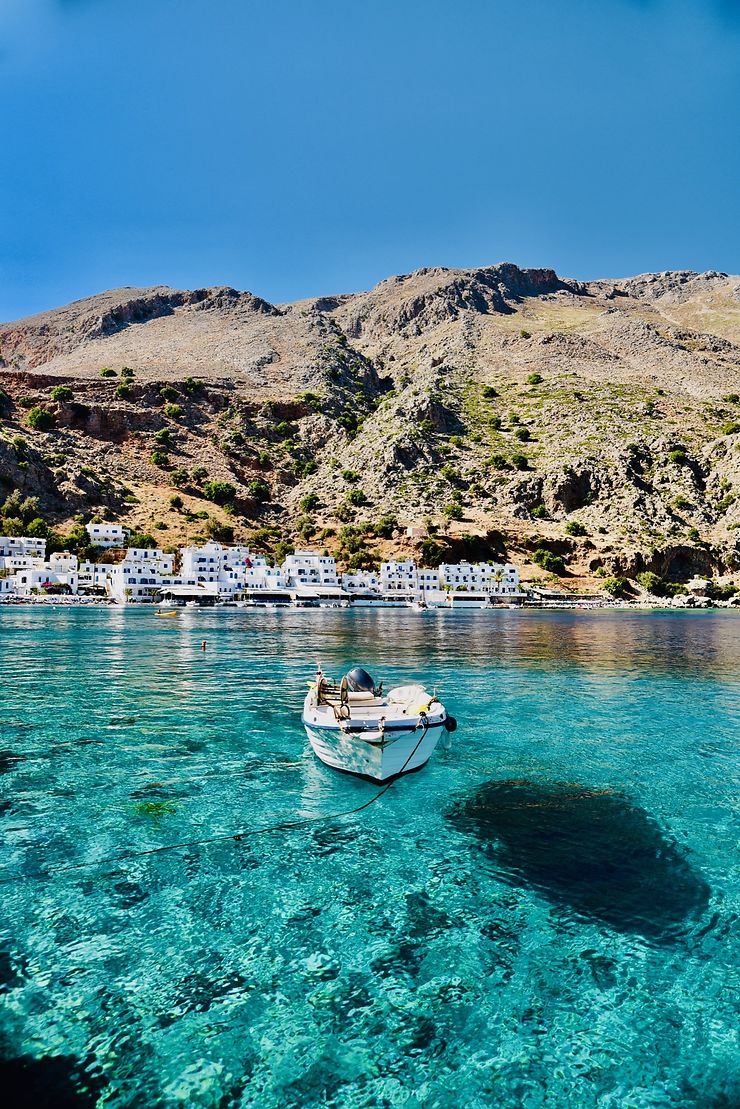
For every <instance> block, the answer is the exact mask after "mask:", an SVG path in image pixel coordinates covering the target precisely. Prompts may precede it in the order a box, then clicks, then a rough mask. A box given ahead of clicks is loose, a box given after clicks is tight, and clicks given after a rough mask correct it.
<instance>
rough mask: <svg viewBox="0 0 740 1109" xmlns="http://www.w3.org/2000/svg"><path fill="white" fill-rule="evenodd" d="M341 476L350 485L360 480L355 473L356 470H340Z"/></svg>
mask: <svg viewBox="0 0 740 1109" xmlns="http://www.w3.org/2000/svg"><path fill="white" fill-rule="evenodd" d="M342 477H343V478H344V480H345V481H348V482H349V483H350V485H354V484H355V483H356V482H358V481H359V480H360V475H359V474H358V473H357V470H342Z"/></svg>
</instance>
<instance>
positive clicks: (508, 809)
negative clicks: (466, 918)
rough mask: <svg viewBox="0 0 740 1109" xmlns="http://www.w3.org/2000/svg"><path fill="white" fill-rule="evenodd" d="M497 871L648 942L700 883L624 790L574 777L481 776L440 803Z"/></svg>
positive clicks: (685, 907) (687, 912)
mask: <svg viewBox="0 0 740 1109" xmlns="http://www.w3.org/2000/svg"><path fill="white" fill-rule="evenodd" d="M448 819H449V820H450V822H451V823H452V824H453V826H455V827H456V828H458V829H459V830H460V831H463V832H469V833H472V834H473V835H474V836H476V838H477V839H478V840H479V841H481V842H482V844H483V845H484V849H485V851H486V853H487V854H489V856H490V857H491V858H492V860H493V861H494V863H495V865H496V868H497V870H498V871H499V872H500V873H501V877H502V878H503V879H504V880H506V881H508V882H510V883H511V884H517V883H523V884H526V885H529V886H531V887H532V888H533V889H535V890H537V892H538V893H540V894H542V895H543V896H544V897H546V898H548V900H550V901H551V902H553V903H554V904H556V905H563V906H568V907H570V908H571V909H572V910H573V911H574V912H575V913H577V914H578V915H579V916H581V917H585V918H586V919H591V920H599V921H601V922H603V923H604V924H607V925H608V926H609V927H610V928H613V929H614V930H615V931H617V932H632V933H636V934H638V935H641V936H643V937H644V938H645V939H646V940H648V941H649V942H650V943H654V944H661V943H671V942H673V941H674V940H676V939H678V938H679V937H680V936H681V935H682V934H684V933H685V931H686V926H687V922H688V921H690V920H691V919H692V918H695V917H697V916H699V915H700V914H701V913H702V912H703V911H704V909H705V908H706V906H707V903H708V901H709V896H710V892H711V891H710V889H709V886H708V885H707V883H706V882H705V881H704V880H703V878H702V877H701V875H700V874H698V873H697V872H696V871H695V870H694V869H693V868H692V866H691V865H690V863H689V862H688V861H687V859H686V857H685V855H684V854H683V853H682V852H681V850H680V849H679V847H678V846H677V845H676V844H675V843H673V842H672V841H671V840H669V839H666V837H665V836H664V835H663V833H662V832H661V830H660V828H659V827H658V825H657V824H656V822H655V821H654V820H652V819H651V817H650V816H649V815H648V814H647V813H646V812H645V811H644V810H643V809H641V808H639V807H638V806H636V805H634V804H632V803H631V802H630V801H628V800H627V798H625V797H624V796H622V795H621V794H618V793H614V792H611V791H607V790H599V789H589V788H587V787H585V786H581V785H573V784H564V783H557V782H556V783H540V782H531V781H503V782H495V781H493V782H486V783H485V784H484V785H482V786H481V787H480V788H479V789H478V790H477V791H476V792H475V793H474V794H473V795H472V796H471V797H469V798H468V799H467V800H464V801H462V802H460V803H459V804H458V805H457V806H456V807H455V808H454V809H453V810H452V811H451V812H450V813H448Z"/></svg>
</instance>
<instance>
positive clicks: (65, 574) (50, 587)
mask: <svg viewBox="0 0 740 1109" xmlns="http://www.w3.org/2000/svg"><path fill="white" fill-rule="evenodd" d="M10 561H13V560H12V559H11V560H10ZM18 561H22V562H24V563H25V565H24V566H22V567H21V568H19V569H17V570H16V571H15V573H14V574H13V577H12V578H11V579H10V580H11V581H13V583H14V591H15V593H16V594H17V595H18V596H19V597H28V596H30V595H31V594H33V593H45V592H47V591H51V592H56V591H57V590H58V589H59V588H60V587H61V590H62V591H67V592H69V593H76V592H77V587H78V564H77V555H72V554H69V552H68V551H62V552H61V553H60V554H53V555H51V557H50V558H49V560H48V561H47V562H44V560H43V559H41V558H34V559H21V560H18Z"/></svg>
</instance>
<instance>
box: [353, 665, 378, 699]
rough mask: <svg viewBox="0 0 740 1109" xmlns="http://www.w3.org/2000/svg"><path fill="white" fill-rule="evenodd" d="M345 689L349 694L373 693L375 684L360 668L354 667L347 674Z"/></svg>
mask: <svg viewBox="0 0 740 1109" xmlns="http://www.w3.org/2000/svg"><path fill="white" fill-rule="evenodd" d="M346 677H347V688H348V689H349V691H350V692H351V693H374V692H375V682H374V681H373V679H372V678H371V677H370V675H369V674H368V672H367V670H363V669H362V667H361V666H355V667H354V668H353V669H352V670H350V671H349V673H348V674H347V676H346Z"/></svg>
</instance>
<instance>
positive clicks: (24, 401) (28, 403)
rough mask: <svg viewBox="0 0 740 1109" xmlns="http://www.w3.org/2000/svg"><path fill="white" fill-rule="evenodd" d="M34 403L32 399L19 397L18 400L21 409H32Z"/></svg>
mask: <svg viewBox="0 0 740 1109" xmlns="http://www.w3.org/2000/svg"><path fill="white" fill-rule="evenodd" d="M35 403H36V401H35V400H34V398H33V397H19V398H18V404H19V405H20V406H21V408H33V406H34V405H35Z"/></svg>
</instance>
